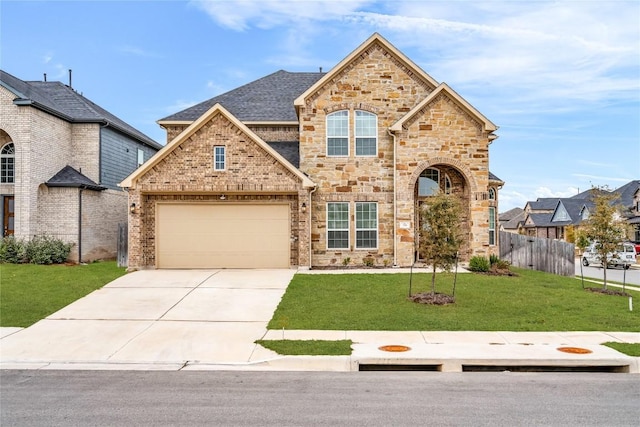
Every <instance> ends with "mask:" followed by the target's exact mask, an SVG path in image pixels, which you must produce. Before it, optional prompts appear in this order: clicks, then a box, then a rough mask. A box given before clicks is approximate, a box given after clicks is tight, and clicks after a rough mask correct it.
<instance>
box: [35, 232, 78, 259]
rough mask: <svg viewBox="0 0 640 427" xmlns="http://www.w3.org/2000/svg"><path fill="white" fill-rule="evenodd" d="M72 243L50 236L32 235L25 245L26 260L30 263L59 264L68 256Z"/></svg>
mask: <svg viewBox="0 0 640 427" xmlns="http://www.w3.org/2000/svg"><path fill="white" fill-rule="evenodd" d="M72 246H73V243H65V242H63V241H62V240H60V239H56V238H54V237H50V236H46V235H44V236H34V238H33V239H31V240H30V241H29V242H27V244H26V246H25V254H26V258H27V260H28V262H30V263H32V264H61V263H63V262H65V261H66V260H67V258H69V253H70V252H71V247H72Z"/></svg>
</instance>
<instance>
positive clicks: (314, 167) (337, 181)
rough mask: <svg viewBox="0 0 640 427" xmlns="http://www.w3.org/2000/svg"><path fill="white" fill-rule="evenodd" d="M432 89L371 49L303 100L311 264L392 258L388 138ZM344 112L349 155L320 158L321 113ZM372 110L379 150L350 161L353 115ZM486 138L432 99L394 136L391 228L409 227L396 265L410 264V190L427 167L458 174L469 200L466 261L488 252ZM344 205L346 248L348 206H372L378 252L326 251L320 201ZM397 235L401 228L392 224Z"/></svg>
mask: <svg viewBox="0 0 640 427" xmlns="http://www.w3.org/2000/svg"><path fill="white" fill-rule="evenodd" d="M433 89H434V87H433V86H432V85H431V83H429V82H427V81H424V80H422V79H421V78H420V77H419V76H417V75H416V74H414V73H413V71H411V70H410V69H409V68H407V67H406V66H405V65H404V64H403V63H401V62H400V61H398V60H397V59H396V58H395V57H394V56H393V54H391V53H389V52H387V51H385V49H384V48H383V47H382V46H381V45H378V44H377V43H376V44H373V45H372V46H371V47H370V48H369V49H367V50H366V51H365V52H364V53H362V54H361V55H360V56H359V57H357V58H356V59H355V60H354V61H353V62H352V63H351V64H350V65H348V66H347V67H345V69H344V70H343V71H342V72H341V73H340V74H339V75H337V76H336V77H335V78H334V79H332V80H331V81H329V82H328V83H327V85H326V86H325V87H322V88H319V89H318V90H317V91H316V92H315V93H314V94H312V95H311V96H310V97H309V98H308V99H306V100H305V105H304V107H301V108H300V129H301V134H300V157H301V160H300V169H301V170H302V171H303V172H304V173H307V174H308V175H309V177H310V178H311V179H312V180H313V181H314V182H316V183H317V184H318V185H319V187H318V190H317V191H316V192H315V193H314V194H313V201H314V203H313V222H312V245H313V261H312V264H313V265H317V266H324V265H336V264H337V265H340V264H341V263H342V261H343V260H344V259H345V258H349V259H350V260H351V263H354V264H362V263H363V259H364V258H371V257H373V258H374V259H375V260H376V263H378V264H379V265H380V264H389V263H390V262H391V261H392V260H393V246H394V236H393V228H394V227H393V184H394V177H393V166H394V165H393V138H392V137H391V136H390V135H389V134H388V133H387V129H389V128H390V127H391V126H392V125H393V124H395V123H396V122H397V121H398V120H399V119H401V118H402V117H403V116H405V115H406V114H407V113H408V112H409V111H410V110H411V109H412V108H413V107H415V106H416V105H417V104H418V103H419V102H420V101H422V100H423V99H425V98H426V97H427V96H428V94H429V93H431V92H432V91H433ZM339 110H348V111H349V113H350V115H349V119H350V126H349V133H350V141H349V144H350V149H349V151H350V154H349V156H345V157H328V156H327V155H326V116H327V114H329V113H331V112H334V111H339ZM355 110H364V111H368V112H372V113H374V114H376V115H377V118H378V153H377V156H375V157H356V156H355V154H354V153H355V141H354V137H353V128H354V126H353V125H354V111H355ZM488 142H489V141H488V133H487V132H484V131H482V130H481V124H480V123H478V122H477V121H476V120H474V119H473V118H472V117H470V116H469V115H468V114H467V113H466V112H465V111H463V110H462V109H461V108H459V107H458V106H457V104H455V102H453V101H451V100H450V99H448V98H447V97H445V96H440V97H438V98H437V99H436V100H435V101H434V102H432V103H430V105H428V106H426V107H425V108H424V109H423V111H421V112H419V113H418V114H417V115H416V116H414V119H413V121H412V122H411V123H408V124H407V129H406V130H404V131H403V132H400V133H399V135H397V160H396V163H397V169H398V173H397V177H398V178H397V183H396V186H397V192H398V205H397V209H398V223H400V222H404V223H406V222H409V223H410V226H409V228H408V229H403V230H402V232H401V236H400V237H398V241H397V243H398V253H397V258H398V264H399V265H401V266H408V265H410V264H411V262H412V260H413V254H414V245H413V240H414V239H413V238H414V234H415V226H416V224H415V219H416V212H415V209H416V201H415V195H414V191H415V185H416V182H417V179H418V177H419V175H420V173H421V172H422V171H423V170H424V169H426V168H427V167H430V166H433V165H440V166H442V167H446V168H455V170H456V171H458V172H459V173H460V176H461V177H464V180H465V183H464V186H461V187H460V188H462V189H463V190H462V191H463V197H464V199H465V200H467V201H468V205H467V206H468V211H467V212H468V213H467V214H466V215H467V217H468V220H467V223H466V225H465V227H466V228H467V229H468V236H469V242H468V244H467V248H468V249H465V250H466V254H465V256H466V257H467V258H468V257H469V256H471V255H475V254H487V253H488V252H489V247H488V206H489V204H488V195H487V186H488ZM329 201H349V202H352V203H351V211H350V214H351V221H350V222H351V240H352V242H351V245H352V246H353V244H354V243H355V242H354V236H355V230H354V227H355V225H354V220H355V215H354V211H353V209H354V203H353V202H356V201H375V202H377V203H378V211H379V221H378V222H379V242H378V248H377V250H373V251H371V250H355V249H354V248H353V247H352V248H350V250H345V251H336V250H329V249H327V242H326V213H325V212H326V203H327V202H329ZM399 231H400V227H399Z"/></svg>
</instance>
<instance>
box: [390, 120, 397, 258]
mask: <svg viewBox="0 0 640 427" xmlns="http://www.w3.org/2000/svg"><path fill="white" fill-rule="evenodd" d="M387 132H388V133H389V135H390V136H391V138H393V266H394V267H397V266H398V206H397V204H398V190H397V188H396V175H397V171H396V168H397V166H396V134H395V133H394V132H393V131H392V130H391V129H390V128H389V129H387Z"/></svg>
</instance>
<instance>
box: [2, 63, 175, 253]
mask: <svg viewBox="0 0 640 427" xmlns="http://www.w3.org/2000/svg"><path fill="white" fill-rule="evenodd" d="M160 148H162V147H161V146H160V145H159V144H158V143H156V142H155V141H154V140H152V139H151V138H149V137H148V136H146V135H144V134H143V133H142V132H140V131H138V130H137V129H135V128H133V127H132V126H130V125H128V124H127V123H125V122H124V121H122V120H121V119H119V118H118V117H116V116H114V115H113V114H111V113H109V112H108V111H106V110H104V109H103V108H101V107H100V106H98V105H96V104H94V103H93V102H91V101H90V100H89V99H87V98H85V97H84V96H82V95H81V94H79V93H78V92H76V91H75V90H73V89H72V88H71V87H69V86H67V85H65V84H63V83H60V82H42V81H23V80H20V79H19V78H17V77H14V76H13V75H11V74H9V73H6V72H4V71H0V204H1V205H2V210H1V212H0V215H1V217H0V219H1V221H2V236H3V237H4V236H11V235H15V236H16V237H17V238H21V239H30V238H32V237H33V236H37V235H45V234H46V235H49V236H53V237H57V238H60V239H62V240H64V241H66V242H71V243H74V247H73V249H72V253H71V256H70V260H71V261H92V260H95V259H103V258H112V257H114V256H115V254H116V240H117V232H118V223H119V222H126V221H127V213H128V210H129V209H128V207H127V206H128V205H127V194H126V193H125V192H123V191H122V189H121V188H119V187H118V186H117V184H118V183H119V182H120V181H121V180H122V179H123V178H124V177H126V176H127V175H129V174H130V173H131V172H132V171H134V170H135V169H136V168H137V167H139V166H140V165H142V163H144V162H145V161H146V160H147V159H149V158H150V157H151V156H153V155H154V154H155V153H156V152H157V151H158V150H159V149H160Z"/></svg>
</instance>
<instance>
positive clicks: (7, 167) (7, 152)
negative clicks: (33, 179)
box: [0, 142, 16, 184]
mask: <svg viewBox="0 0 640 427" xmlns="http://www.w3.org/2000/svg"><path fill="white" fill-rule="evenodd" d="M15 163H16V151H15V146H14V145H13V142H9V143H7V144H5V145H3V146H2V149H1V150H0V183H2V184H13V183H14V180H15V174H16V172H15Z"/></svg>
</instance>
